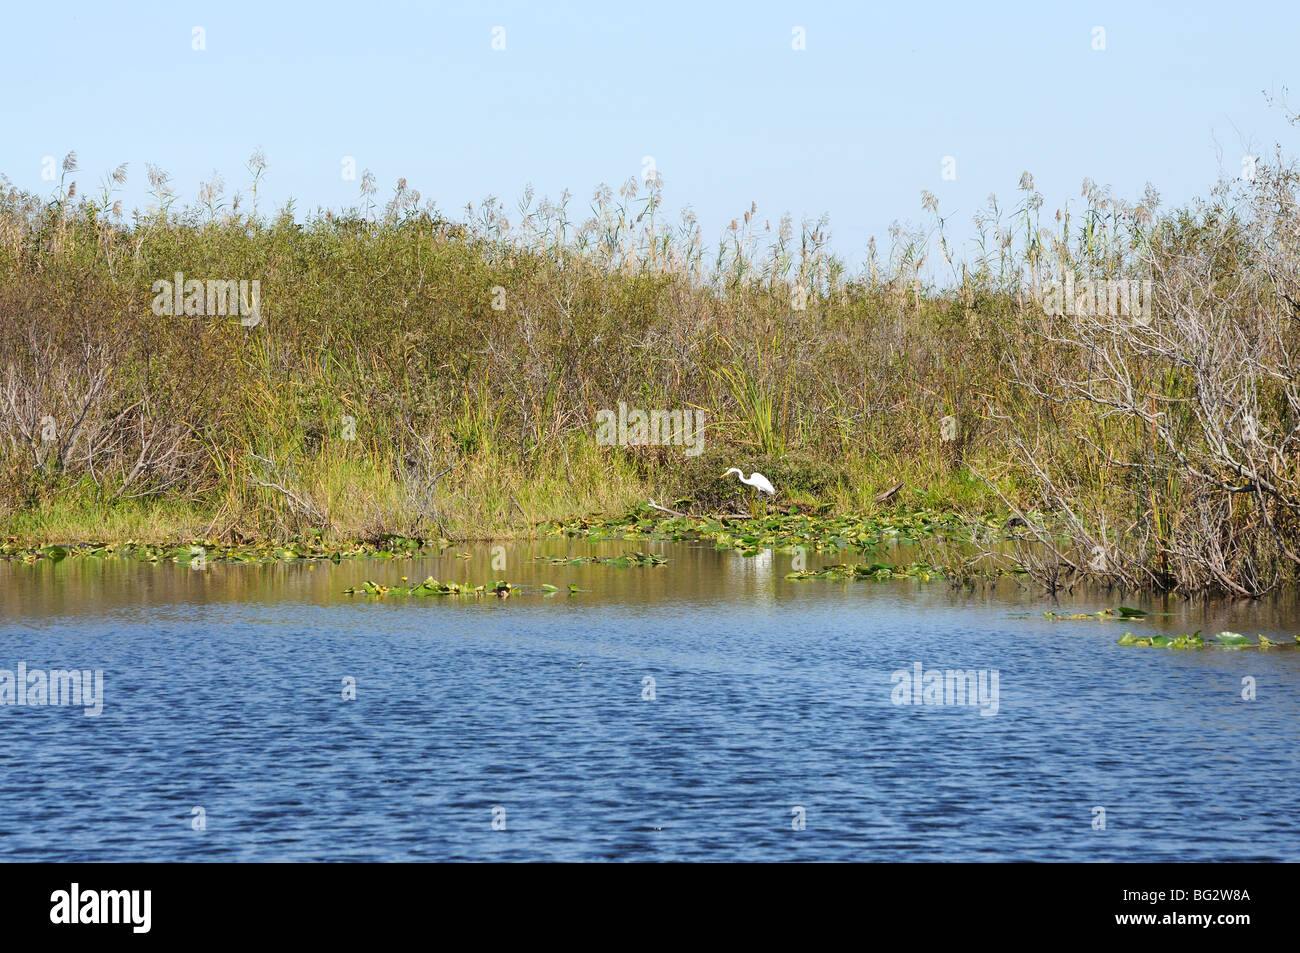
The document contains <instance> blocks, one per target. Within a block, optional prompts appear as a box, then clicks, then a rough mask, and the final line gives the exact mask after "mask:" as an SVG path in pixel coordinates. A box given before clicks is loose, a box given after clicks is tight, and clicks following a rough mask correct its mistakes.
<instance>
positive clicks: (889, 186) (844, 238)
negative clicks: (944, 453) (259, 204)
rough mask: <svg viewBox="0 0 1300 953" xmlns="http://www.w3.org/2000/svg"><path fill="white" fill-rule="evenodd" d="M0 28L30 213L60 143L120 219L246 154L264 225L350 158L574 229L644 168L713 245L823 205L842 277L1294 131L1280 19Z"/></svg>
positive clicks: (675, 6) (736, 12) (342, 7)
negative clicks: (151, 181) (942, 240)
mask: <svg viewBox="0 0 1300 953" xmlns="http://www.w3.org/2000/svg"><path fill="white" fill-rule="evenodd" d="M196 27H197V28H201V29H202V30H203V34H202V39H203V46H204V47H205V48H204V49H201V50H196V49H194V46H195V33H194V30H195V28H196ZM496 27H502V28H504V41H505V44H504V45H505V49H504V50H494V49H493V39H494V28H496ZM1097 27H1101V28H1103V29H1104V31H1105V32H1104V47H1105V48H1104V49H1102V50H1098V49H1094V46H1095V45H1096V41H1097V39H1098V37H1099V34H1097V33H1096V29H1095V28H1097ZM796 28H802V30H803V37H804V45H805V47H806V48H805V49H802V50H796V49H794V48H793V47H794V46H795V45H797V44H796V42H795V41H796V39H797V37H796V34H795V29H796ZM2 30H3V38H4V45H3V49H4V55H3V56H0V85H2V86H3V89H4V95H3V97H0V172H2V173H4V174H5V175H7V176H8V177H9V178H10V179H11V180H12V181H13V182H14V184H16V185H18V186H20V187H22V188H27V189H33V190H38V191H42V192H49V191H51V189H52V183H50V182H47V181H44V180H42V177H41V169H42V160H43V159H44V157H45V156H47V155H53V156H55V157H57V158H61V157H62V156H63V155H64V153H66V152H68V151H69V150H76V152H77V154H78V157H79V160H80V166H81V170H82V171H81V172H80V173H79V174H78V175H77V176H76V178H77V179H78V182H79V188H81V189H87V188H90V189H93V188H94V186H95V185H96V183H97V182H98V181H99V179H100V178H101V177H102V176H103V175H104V174H105V173H107V172H108V171H109V170H111V169H112V168H113V167H115V166H116V165H118V164H119V163H121V162H129V163H130V170H129V172H130V180H129V184H128V188H127V190H126V192H125V193H124V197H125V199H126V202H125V204H126V205H127V207H128V208H130V207H133V206H139V207H144V205H145V204H146V202H147V197H146V189H145V185H146V183H145V174H144V173H145V168H144V166H145V163H146V162H152V163H154V164H156V165H158V166H161V167H162V168H164V169H166V170H167V171H169V172H171V173H172V175H173V177H174V184H175V186H176V188H177V191H178V192H179V193H180V195H181V196H182V197H183V198H185V199H189V200H192V199H194V198H195V197H196V195H197V192H198V186H199V182H200V181H201V180H203V179H206V178H208V177H209V176H210V174H211V173H212V171H213V170H218V171H220V172H221V173H223V175H224V176H225V179H226V181H227V184H228V185H229V186H230V187H231V189H232V190H233V189H234V188H236V187H241V186H243V185H244V184H245V180H246V178H247V176H246V173H245V172H244V164H245V163H246V161H247V159H248V156H249V154H250V153H251V152H252V151H253V150H254V149H255V148H257V147H259V146H260V147H262V148H263V149H264V150H265V153H266V156H267V159H268V162H269V169H268V171H267V176H266V179H265V182H264V189H263V195H264V196H265V199H266V203H267V204H268V205H270V206H273V207H274V206H279V205H281V204H283V203H284V202H285V200H287V199H289V198H290V197H292V198H293V199H295V201H296V207H297V209H298V210H299V211H300V212H301V211H307V210H311V209H315V208H317V207H320V206H323V207H340V206H346V205H352V204H355V203H356V202H357V187H358V184H359V183H358V181H347V180H345V179H344V178H343V174H342V172H343V159H344V157H346V156H352V157H355V159H356V163H357V166H358V169H362V168H369V169H371V170H373V171H374V173H375V175H376V176H377V177H378V181H379V185H380V197H383V196H384V195H386V194H388V193H390V192H391V189H392V186H393V183H394V182H395V181H396V179H397V178H398V177H399V176H405V177H406V178H407V179H408V181H409V183H410V185H411V186H412V187H414V188H418V189H420V190H421V192H422V193H423V195H424V197H425V198H430V197H432V198H434V199H436V200H437V202H438V205H439V207H440V208H441V209H442V210H443V211H444V213H446V214H452V215H456V214H459V211H460V210H461V209H462V208H463V207H464V205H465V203H466V202H467V201H471V200H472V201H474V202H476V203H477V201H478V200H479V199H481V198H482V197H483V196H484V195H487V194H495V195H498V196H500V197H502V198H504V199H506V200H507V204H508V205H511V204H513V202H514V200H515V199H516V198H517V197H518V196H519V194H520V193H521V192H522V191H523V188H524V186H525V185H526V184H528V183H532V184H533V185H534V186H535V188H536V190H537V192H538V193H539V194H549V195H551V196H556V195H558V194H559V192H560V191H561V190H562V189H563V188H565V187H568V188H569V189H570V190H571V191H572V192H573V193H574V195H575V198H576V200H577V211H576V212H575V213H574V214H573V217H574V218H575V219H580V218H583V217H586V203H587V200H588V199H589V197H590V195H591V193H592V191H593V189H594V187H595V186H596V185H597V184H598V183H600V182H607V183H608V184H610V185H611V186H613V187H614V188H615V189H617V187H618V185H619V183H621V182H622V181H623V180H625V179H627V178H629V177H632V176H639V175H640V174H641V171H642V163H643V160H644V158H645V157H646V156H653V158H654V163H655V166H656V168H657V169H658V171H659V173H660V174H661V175H662V177H663V180H664V185H665V199H666V202H667V205H668V206H669V209H670V211H674V212H675V211H676V210H677V209H678V208H679V207H680V206H682V205H690V206H692V207H693V208H694V210H695V212H696V214H697V215H698V217H699V220H700V222H701V224H702V225H703V227H704V234H705V237H706V239H709V240H713V239H715V238H716V237H717V236H718V235H720V234H721V232H722V229H723V228H724V227H725V225H726V224H727V222H728V221H730V220H731V219H732V218H733V217H735V216H736V215H737V214H739V213H740V212H742V211H744V210H746V209H747V208H748V207H749V204H750V202H751V201H757V203H758V205H759V213H760V216H764V217H768V218H770V219H771V220H772V223H773V227H775V225H776V220H777V219H778V218H779V216H780V215H781V214H782V213H783V212H786V211H788V212H790V213H791V214H792V215H793V216H794V217H795V219H796V220H798V219H799V218H800V217H802V216H805V215H807V216H809V217H812V218H816V217H817V216H819V215H820V214H821V213H823V212H826V213H829V215H830V220H831V231H832V234H833V239H832V245H833V247H834V248H835V249H836V250H837V251H838V252H840V253H841V254H842V255H844V256H845V257H847V258H848V259H849V260H850V262H851V263H854V264H857V263H860V262H861V260H862V257H863V251H864V249H865V246H866V241H867V239H868V238H869V237H870V236H871V235H876V236H878V238H879V240H880V241H881V242H882V243H883V242H884V241H885V240H886V236H887V232H888V228H889V224H890V222H892V221H894V220H903V221H912V222H921V221H924V220H925V218H926V216H925V215H924V214H923V213H922V210H921V201H920V193H921V190H923V189H927V190H929V191H931V192H933V193H934V194H935V195H937V196H938V198H939V200H940V203H941V211H942V212H943V214H944V215H945V216H948V217H950V220H951V222H952V224H953V226H954V227H955V229H956V232H957V233H958V235H959V236H962V235H964V234H968V233H969V231H970V227H969V222H970V219H971V216H972V214H973V213H974V212H975V211H976V210H977V208H978V207H979V206H981V205H983V204H984V202H985V201H986V198H987V196H988V195H989V193H991V192H992V193H996V194H997V195H998V196H999V198H1000V199H1002V200H1003V201H1004V202H1006V203H1007V204H1011V203H1013V202H1014V201H1015V199H1016V197H1017V196H1016V191H1015V190H1016V185H1017V182H1018V180H1019V177H1020V173H1021V172H1022V171H1024V170H1029V171H1031V172H1033V174H1034V176H1035V181H1036V185H1037V187H1038V189H1039V191H1041V192H1042V193H1043V195H1044V197H1045V209H1044V211H1046V212H1049V213H1050V211H1051V210H1053V209H1055V208H1057V207H1059V206H1060V205H1062V204H1063V203H1064V202H1065V201H1067V200H1076V201H1077V196H1078V194H1079V187H1080V183H1081V181H1082V179H1083V178H1084V177H1085V176H1090V177H1092V178H1093V179H1095V180H1096V181H1097V182H1099V183H1101V184H1110V185H1112V186H1113V187H1114V188H1115V190H1116V192H1117V193H1118V194H1120V195H1123V196H1126V197H1130V198H1137V197H1139V196H1140V194H1141V191H1142V189H1143V187H1144V185H1145V184H1146V183H1147V182H1151V183H1153V184H1154V185H1155V186H1156V187H1157V188H1158V189H1159V190H1160V191H1161V194H1162V195H1163V197H1164V199H1165V202H1166V204H1169V203H1171V202H1173V203H1176V202H1179V201H1182V200H1186V199H1188V198H1191V197H1192V196H1194V195H1197V194H1201V193H1204V192H1205V191H1206V190H1207V189H1208V188H1209V186H1210V185H1212V183H1213V182H1214V181H1215V179H1216V178H1217V177H1218V175H1219V173H1220V170H1221V169H1224V170H1226V171H1228V172H1229V173H1230V174H1237V173H1238V172H1239V171H1240V167H1241V157H1242V155H1243V154H1245V153H1247V152H1252V151H1253V152H1256V153H1258V152H1265V153H1267V152H1268V151H1270V150H1271V148H1272V145H1273V144H1274V143H1275V142H1282V143H1283V144H1284V145H1285V146H1287V147H1288V148H1292V149H1293V148H1294V146H1295V144H1296V142H1297V140H1298V139H1300V127H1293V126H1290V125H1288V124H1287V123H1286V121H1285V119H1284V116H1283V114H1282V112H1281V111H1280V110H1278V109H1275V108H1270V107H1269V105H1268V104H1267V103H1266V101H1265V96H1264V92H1265V91H1270V92H1274V93H1278V94H1280V93H1281V92H1282V89H1283V87H1285V86H1286V85H1287V84H1288V82H1291V81H1294V79H1295V74H1296V72H1297V71H1298V70H1300V56H1297V41H1300V3H1296V2H1294V0H1292V2H1282V0H1256V2H1252V3H1242V2H1237V3H1224V2H1222V0H1216V2H1169V3H1143V2H1133V0H1130V2H1114V3H1112V2H1088V3H1078V2H1065V3H1058V2H1050V0H1049V2H1038V3H965V2H947V0H927V2H893V3H888V4H884V3H851V2H842V3H830V2H825V3H817V2H802V0H801V2H786V3H761V2H742V3H730V4H723V3H717V4H714V3H707V2H673V0H664V2H641V3H635V4H631V3H617V4H616V3H612V2H607V3H562V2H554V0H551V2H546V3H503V2H486V3H439V2H429V3H394V2H383V0H370V2H364V3H356V2H349V3H337V2H331V0H322V2H313V3H304V4H301V5H298V4H294V5H290V4H280V3H275V2H271V0H263V2H257V3H249V2H241V0H236V2H230V0H221V2H211V3H144V2H127V3H122V4H117V3H112V4H109V3H103V2H87V0H68V2H63V3H60V4H57V5H51V4H38V3H9V4H6V8H5V11H4V25H3V28H2ZM496 36H497V37H500V36H501V34H500V33H497V34H496ZM1297 106H1300V102H1298V103H1297ZM945 156H952V157H953V158H954V159H955V170H956V178H955V180H945V179H944V178H943V176H942V171H943V157H945ZM358 178H359V176H358ZM264 207H265V206H264Z"/></svg>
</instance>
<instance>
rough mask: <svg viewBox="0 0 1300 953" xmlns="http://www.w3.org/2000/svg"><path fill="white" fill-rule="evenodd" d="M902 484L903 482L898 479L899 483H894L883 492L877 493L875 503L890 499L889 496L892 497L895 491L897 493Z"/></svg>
mask: <svg viewBox="0 0 1300 953" xmlns="http://www.w3.org/2000/svg"><path fill="white" fill-rule="evenodd" d="M903 485H904V484H903V483H902V482H901V481H900V482H899V483H896V484H894V485H893V486H891V487H890V488H889V489H888V490H886V491H885V492H884V493H881V494H879V495H878V496H877V497H876V502H877V503H885V502H887V501H888V500H889V499H890V497H892V496H893V495H894V494H895V493H897V492H898V491H899V490H901V489H902V488H903Z"/></svg>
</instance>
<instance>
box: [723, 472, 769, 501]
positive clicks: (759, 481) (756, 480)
mask: <svg viewBox="0 0 1300 953" xmlns="http://www.w3.org/2000/svg"><path fill="white" fill-rule="evenodd" d="M733 473H734V474H736V476H738V477H740V482H741V483H744V484H745V485H746V486H752V487H753V488H754V489H756V490H761V491H762V492H764V493H767V494H770V495H771V496H776V487H774V486H772V484H771V483H770V482H769V481H768V479H767V477H765V476H763V474H761V473H759V472H757V471H755V472H753V473H751V474H750V475H749V479H748V480H746V479H745V471H744V470H737V469H736V468H735V467H732V468H731V469H730V470H728V471H727V472H726V473H724V474H722V475H723V476H730V475H731V474H733Z"/></svg>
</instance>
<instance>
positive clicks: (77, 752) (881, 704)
mask: <svg viewBox="0 0 1300 953" xmlns="http://www.w3.org/2000/svg"><path fill="white" fill-rule="evenodd" d="M560 546H561V551H563V548H564V544H560ZM576 548H578V549H579V550H581V551H587V550H586V549H583V548H582V547H581V546H577V547H576ZM630 548H634V547H632V546H622V547H616V549H630ZM642 548H644V547H642ZM657 548H658V549H659V550H660V551H662V552H665V553H667V554H669V555H670V557H671V558H672V560H673V561H672V562H670V564H669V565H668V566H664V567H658V568H630V569H616V568H608V567H582V568H572V569H571V568H568V567H561V568H556V567H551V566H549V565H544V564H540V563H529V562H527V561H526V560H525V555H526V554H525V553H523V552H522V551H521V552H512V559H513V560H514V561H515V563H516V564H517V565H518V568H517V569H516V570H515V571H514V572H510V573H506V574H504V575H508V576H510V577H511V578H518V579H519V580H520V581H523V582H526V583H527V582H534V583H535V582H552V583H554V584H556V585H560V586H564V587H567V585H568V583H569V582H570V581H575V582H577V583H578V584H579V585H581V586H583V587H584V588H586V589H588V590H589V591H588V592H584V593H581V594H579V595H577V596H569V595H568V594H567V593H561V594H558V595H556V596H553V597H549V598H547V597H543V596H541V595H540V594H536V593H523V594H518V595H516V596H515V597H514V598H512V599H510V600H508V601H505V602H502V601H498V600H496V599H486V600H482V601H478V602H470V603H462V602H452V601H447V600H442V601H438V600H433V599H424V600H414V599H407V600H404V601H398V600H395V599H391V598H390V599H386V600H383V601H379V600H375V599H365V598H358V597H349V596H345V595H343V594H342V593H341V590H342V589H343V588H344V587H346V586H348V585H352V584H354V583H355V582H358V581H360V580H361V579H363V578H375V579H379V580H381V581H384V582H394V581H397V579H398V577H399V576H400V575H404V574H405V575H409V576H410V577H411V578H412V579H422V578H424V576H425V575H429V574H433V575H437V576H439V578H447V577H448V576H455V577H456V578H464V577H466V576H469V577H471V578H476V579H477V578H478V577H483V578H492V574H489V573H488V571H487V563H486V560H487V559H488V554H487V553H486V552H481V553H480V552H476V553H475V558H474V561H473V562H471V563H457V562H456V561H455V560H454V559H443V560H428V561H424V562H422V563H421V564H419V565H415V564H412V563H409V562H407V563H374V562H371V563H358V562H352V563H349V562H345V563H343V564H340V565H338V566H333V565H328V564H327V565H323V566H317V567H311V568H309V567H306V566H303V565H296V566H283V565H282V566H272V567H248V566H242V567H224V566H213V567H212V568H211V569H210V570H209V571H208V572H207V573H196V572H190V571H188V570H185V569H183V568H180V567H175V566H167V565H164V566H149V565H140V564H135V563H102V564H100V563H95V564H94V565H88V563H90V562H91V561H89V560H86V561H84V562H85V563H87V564H82V565H78V563H79V562H81V561H79V560H65V561H64V562H63V563H60V564H57V565H51V564H44V565H37V566H24V565H21V564H10V565H6V566H0V668H7V669H13V668H15V666H16V665H17V663H18V662H20V661H25V662H26V663H27V665H28V667H29V668H42V667H43V668H64V667H69V668H70V667H76V668H79V669H86V668H88V669H95V668H99V669H102V670H103V671H104V679H105V698H104V708H103V713H102V714H101V715H100V716H98V717H87V716H86V715H84V714H83V712H82V710H81V709H80V708H72V707H62V708H60V707H21V708H20V707H13V706H6V707H2V708H0V858H3V859H6V860H89V861H101V860H102V861H108V860H446V859H467V860H533V859H551V860H683V859H713V860H981V859H987V860H1107V861H1127V860H1229V859H1231V860H1245V859H1276V860H1291V861H1294V860H1300V818H1298V817H1297V812H1296V811H1295V810H1294V804H1293V801H1294V798H1293V794H1294V790H1295V782H1296V779H1297V776H1298V774H1300V771H1298V769H1300V744H1297V742H1298V741H1300V729H1298V728H1297V725H1300V691H1297V688H1300V652H1298V651H1296V650H1294V649H1291V648H1283V649H1275V650H1272V651H1268V652H1261V651H1224V650H1206V651H1199V652H1174V651H1162V650H1156V649H1139V648H1129V647H1120V646H1117V645H1116V644H1115V640H1116V638H1117V637H1118V635H1119V634H1120V632H1122V631H1124V630H1125V629H1126V628H1127V629H1136V628H1137V627H1138V626H1135V625H1130V624H1118V623H1101V622H1089V621H1084V622H1051V621H1048V620H1045V619H1044V618H1043V617H1042V610H1043V609H1044V608H1052V607H1054V604H1053V603H1052V602H1050V601H1048V600H1045V599H1043V598H1042V597H1040V596H1038V595H1036V594H1034V593H1032V592H1025V591H1020V590H1018V589H1016V588H1015V587H1014V586H1001V587H998V588H997V589H996V590H990V591H981V592H978V593H974V594H966V593H961V592H953V591H951V590H950V589H949V587H948V586H947V584H946V583H942V582H930V583H918V582H915V581H895V582H886V583H876V582H861V581H858V582H850V583H836V582H825V581H807V582H791V581H787V580H785V579H784V578H782V577H783V575H784V573H785V572H786V571H788V568H789V567H788V565H786V563H788V561H789V557H782V556H779V555H778V556H776V557H775V559H774V560H768V561H767V562H763V561H762V558H761V557H760V560H758V561H756V560H743V559H741V558H740V557H738V556H735V555H733V554H731V553H719V552H714V551H712V550H703V549H688V548H687V547H684V546H661V547H657ZM476 570H478V571H476ZM496 575H503V574H500V573H498V574H496ZM480 581H481V580H480ZM1128 601H1129V602H1133V601H1134V600H1132V599H1130V600H1128ZM1110 604H1114V600H1113V599H1109V600H1107V599H1093V600H1091V601H1090V600H1088V599H1086V598H1083V597H1078V598H1076V599H1075V600H1074V601H1073V602H1072V603H1071V604H1070V608H1090V609H1095V608H1101V607H1103V606H1106V605H1110ZM1172 611H1175V612H1176V613H1177V615H1174V616H1169V617H1161V618H1158V619H1156V620H1154V621H1152V622H1150V623H1147V624H1146V629H1148V630H1154V631H1169V632H1172V631H1190V630H1191V629H1193V628H1201V627H1207V628H1208V629H1209V631H1218V629H1219V628H1237V629H1238V631H1245V632H1248V633H1249V634H1252V635H1253V634H1254V633H1255V632H1256V631H1263V632H1265V633H1266V634H1270V636H1271V637H1274V638H1279V639H1280V638H1288V639H1289V638H1291V635H1290V634H1288V633H1292V634H1293V633H1294V632H1295V631H1296V627H1295V624H1294V622H1292V621H1290V620H1291V619H1293V618H1294V616H1293V615H1292V614H1291V608H1290V604H1288V605H1285V606H1281V607H1279V606H1277V605H1274V606H1271V607H1270V606H1268V605H1262V604H1253V605H1246V606H1244V607H1232V606H1226V607H1225V606H1217V607H1209V608H1205V607H1200V608H1191V607H1178V606H1174V607H1173V610H1172ZM1206 623H1212V624H1213V625H1206ZM1230 623H1233V624H1230ZM1252 625H1253V626H1254V628H1251V627H1250V626H1252ZM915 662H920V663H922V665H923V667H925V668H939V669H949V668H952V669H963V670H965V669H974V670H986V671H993V670H996V671H997V673H998V688H999V692H998V702H997V710H996V714H992V715H984V714H981V713H980V712H981V709H980V707H979V706H978V705H974V706H972V705H964V706H957V705H953V706H943V707H939V706H912V705H896V704H894V703H893V701H892V700H891V690H892V688H893V683H892V681H891V675H892V673H894V672H895V671H898V670H909V671H910V670H911V668H912V666H913V663H915ZM1244 676H1252V677H1253V678H1255V679H1256V684H1257V693H1258V694H1257V698H1256V699H1255V700H1254V701H1245V700H1243V699H1242V697H1241V691H1242V678H1243V677H1244ZM345 677H351V678H354V679H355V681H356V698H355V700H344V699H343V697H342V695H343V679H344V678H345ZM647 677H649V678H653V679H654V686H653V689H654V690H653V695H654V697H653V699H651V698H649V697H647V696H648V695H649V694H650V692H649V691H648V689H647V687H646V683H645V681H644V680H645V679H646V678H647ZM196 807H201V808H202V809H203V817H204V820H205V821H206V827H205V829H202V830H195V829H194V820H195V817H196V815H195V814H194V813H193V811H194V808H196ZM1098 807H1100V808H1104V809H1105V829H1104V830H1098V829H1094V816H1095V811H1094V809H1095V808H1098ZM796 808H802V817H803V821H804V825H805V826H804V828H803V829H802V830H796V829H795V827H796V826H797V823H796V822H797V821H798V817H799V812H798V811H796ZM494 809H500V810H497V811H496V814H495V815H494ZM502 810H503V812H504V813H503V814H502ZM494 816H495V817H496V819H497V824H498V826H500V825H501V821H502V820H504V828H505V829H504V830H496V829H494V827H493V822H494Z"/></svg>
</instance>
